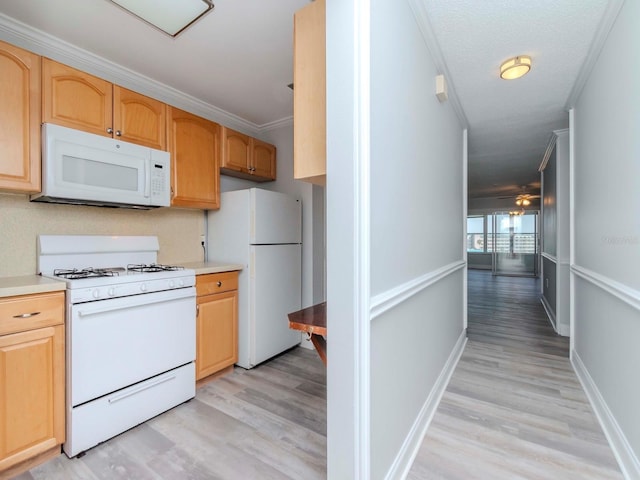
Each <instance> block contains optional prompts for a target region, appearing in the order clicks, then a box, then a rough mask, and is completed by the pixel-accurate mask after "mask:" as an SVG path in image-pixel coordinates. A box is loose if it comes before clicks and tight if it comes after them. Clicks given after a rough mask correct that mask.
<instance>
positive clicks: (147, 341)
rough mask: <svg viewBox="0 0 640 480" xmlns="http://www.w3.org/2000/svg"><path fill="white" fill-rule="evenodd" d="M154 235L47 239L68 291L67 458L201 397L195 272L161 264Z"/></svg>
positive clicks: (42, 261)
mask: <svg viewBox="0 0 640 480" xmlns="http://www.w3.org/2000/svg"><path fill="white" fill-rule="evenodd" d="M158 250H159V243H158V239H157V237H154V236H95V235H40V236H39V237H38V270H39V272H40V273H41V274H42V275H44V276H47V277H51V278H56V279H59V280H64V281H65V282H66V284H67V292H66V310H67V311H66V339H65V340H66V354H67V355H66V374H67V375H66V392H67V394H66V413H67V436H66V442H65V443H64V445H63V449H64V451H65V453H66V454H67V455H68V456H69V457H73V456H75V455H77V454H79V453H82V452H84V451H85V450H87V449H89V448H91V447H93V446H95V445H97V444H98V443H100V442H103V441H104V440H107V439H109V438H111V437H113V436H115V435H117V434H119V433H121V432H123V431H125V430H127V429H129V428H131V427H133V426H135V425H138V424H139V423H142V422H144V421H145V420H147V419H149V418H151V417H154V416H156V415H158V414H160V413H162V412H164V411H166V410H168V409H170V408H172V407H174V406H176V405H178V404H180V403H182V402H184V401H187V400H189V399H191V398H193V397H194V396H195V365H194V361H195V315H196V302H195V287H194V285H195V273H194V271H193V270H189V269H184V268H182V267H179V266H170V265H158V264H157V263H156V262H157V253H158Z"/></svg>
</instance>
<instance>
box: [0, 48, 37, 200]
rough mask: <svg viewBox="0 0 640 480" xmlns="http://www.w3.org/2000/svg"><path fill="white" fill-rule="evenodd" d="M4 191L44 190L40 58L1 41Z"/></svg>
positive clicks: (0, 179)
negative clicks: (42, 187)
mask: <svg viewBox="0 0 640 480" xmlns="http://www.w3.org/2000/svg"><path fill="white" fill-rule="evenodd" d="M0 72H2V73H1V74H0V190H6V191H16V192H25V193H28V192H39V191H40V171H41V169H40V57H39V56H38V55H35V54H33V53H31V52H27V51H26V50H22V49H20V48H17V47H14V46H12V45H9V44H7V43H4V42H0Z"/></svg>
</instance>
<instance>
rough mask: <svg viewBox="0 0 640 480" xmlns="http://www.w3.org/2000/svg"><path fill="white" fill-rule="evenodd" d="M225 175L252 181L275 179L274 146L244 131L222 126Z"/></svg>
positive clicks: (222, 167) (223, 170)
mask: <svg viewBox="0 0 640 480" xmlns="http://www.w3.org/2000/svg"><path fill="white" fill-rule="evenodd" d="M220 171H221V172H222V173H224V174H225V175H230V176H233V177H240V178H244V179H247V180H253V181H254V182H267V181H270V180H275V179H276V147H275V146H273V145H271V144H270V143H267V142H263V141H262V140H258V139H257V138H253V137H250V136H249V135H245V134H244V133H240V132H236V131H235V130H232V129H230V128H227V127H222V164H221V168H220Z"/></svg>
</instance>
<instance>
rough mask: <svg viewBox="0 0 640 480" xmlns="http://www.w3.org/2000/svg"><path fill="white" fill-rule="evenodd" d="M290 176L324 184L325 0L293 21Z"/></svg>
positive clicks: (310, 5)
mask: <svg viewBox="0 0 640 480" xmlns="http://www.w3.org/2000/svg"><path fill="white" fill-rule="evenodd" d="M293 29H294V33H293V86H294V88H293V177H294V178H297V179H299V180H305V181H308V182H311V183H316V184H320V185H324V183H325V174H326V157H327V147H326V136H327V126H326V113H325V112H326V51H325V50H326V49H325V37H326V34H325V0H316V1H315V2H312V3H310V4H308V5H306V6H305V7H303V8H301V9H300V10H298V11H297V12H296V13H295V15H294V21H293Z"/></svg>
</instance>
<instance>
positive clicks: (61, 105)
mask: <svg viewBox="0 0 640 480" xmlns="http://www.w3.org/2000/svg"><path fill="white" fill-rule="evenodd" d="M42 89H43V90H42V94H43V111H42V121H43V122H45V123H55V124H57V125H62V126H63V127H69V128H76V129H78V130H84V131H86V132H89V133H95V134H97V135H102V136H105V137H113V138H120V139H122V140H124V141H127V142H132V143H136V144H138V145H144V146H147V147H151V148H157V149H159V150H166V149H167V142H166V111H167V110H166V109H167V107H166V105H165V104H164V103H162V102H160V101H158V100H155V99H153V98H149V97H147V96H145V95H141V94H139V93H136V92H132V91H131V90H127V89H126V88H123V87H120V86H118V85H113V84H112V83H110V82H107V81H106V80H103V79H101V78H98V77H94V76H93V75H89V74H88V73H85V72H82V71H80V70H76V69H75V68H72V67H69V66H67V65H63V64H61V63H58V62H55V61H53V60H50V59H48V58H44V59H43V64H42Z"/></svg>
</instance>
